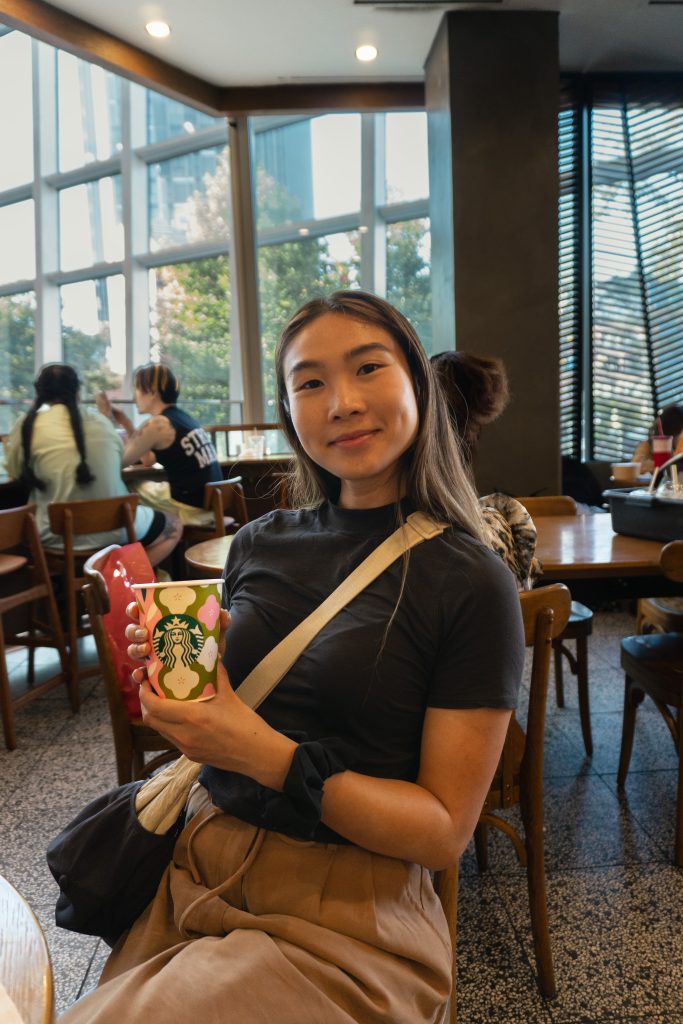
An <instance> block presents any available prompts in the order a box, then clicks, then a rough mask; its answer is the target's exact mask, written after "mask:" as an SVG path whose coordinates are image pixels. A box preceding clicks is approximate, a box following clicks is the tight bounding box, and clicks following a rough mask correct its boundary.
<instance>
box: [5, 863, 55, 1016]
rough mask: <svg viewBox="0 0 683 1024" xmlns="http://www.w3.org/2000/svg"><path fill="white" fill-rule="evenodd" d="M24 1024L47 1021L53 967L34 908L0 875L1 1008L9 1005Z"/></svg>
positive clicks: (51, 1006)
mask: <svg viewBox="0 0 683 1024" xmlns="http://www.w3.org/2000/svg"><path fill="white" fill-rule="evenodd" d="M7 996H9V998H10V999H11V1000H12V1003H14V1006H16V1008H17V1010H18V1011H19V1015H20V1018H21V1020H22V1022H23V1024H50V1022H51V1021H52V1019H53V1017H52V1014H53V989H52V966H51V964H50V954H49V952H48V948H47V943H46V942H45V937H44V935H43V930H42V928H41V927H40V924H39V923H38V921H37V919H36V917H35V916H34V914H33V911H32V910H31V908H30V907H29V905H28V904H27V903H26V901H25V900H24V899H23V898H22V897H21V896H20V895H19V893H18V892H17V891H16V889H14V888H13V886H11V885H10V883H9V882H8V881H6V879H4V878H2V877H0V1008H1V1007H2V1005H3V1002H4V1003H5V1006H6V1007H7V1006H8V1005H9V1010H8V1011H7V1016H6V1017H5V1016H3V1014H2V1013H1V1012H0V1019H2V1020H5V1019H7V1020H10V1019H11V1017H10V1011H11V1009H12V1007H11V1004H7V1003H6V1000H7Z"/></svg>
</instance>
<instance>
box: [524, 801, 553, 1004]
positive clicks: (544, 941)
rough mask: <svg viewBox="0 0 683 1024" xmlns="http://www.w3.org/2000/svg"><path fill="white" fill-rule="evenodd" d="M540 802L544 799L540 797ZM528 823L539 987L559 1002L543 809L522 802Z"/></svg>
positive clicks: (528, 873)
mask: <svg viewBox="0 0 683 1024" xmlns="http://www.w3.org/2000/svg"><path fill="white" fill-rule="evenodd" d="M539 799H540V797H539ZM520 810H521V812H522V820H523V822H524V835H525V845H526V854H527V868H526V880H527V888H528V890H529V911H530V916H531V934H532V937H533V940H534V953H535V956H536V970H537V972H538V988H539V991H540V993H541V995H542V996H543V998H544V999H555V997H556V996H557V985H556V983H555V968H554V966H553V953H552V948H551V945H550V929H549V927H548V903H547V896H546V887H545V864H544V849H543V807H542V805H541V806H540V807H535V806H532V805H531V803H530V802H529V801H527V800H524V799H522V800H521V801H520Z"/></svg>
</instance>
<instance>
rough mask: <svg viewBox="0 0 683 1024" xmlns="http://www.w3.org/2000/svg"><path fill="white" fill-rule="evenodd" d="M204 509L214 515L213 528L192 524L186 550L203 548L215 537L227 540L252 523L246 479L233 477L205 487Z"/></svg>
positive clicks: (186, 532) (187, 529)
mask: <svg viewBox="0 0 683 1024" xmlns="http://www.w3.org/2000/svg"><path fill="white" fill-rule="evenodd" d="M204 508H205V509H206V510H207V511H208V510H210V511H211V512H213V520H214V521H213V523H211V524H210V525H209V526H195V525H193V524H188V525H187V526H185V528H184V529H183V547H184V548H188V547H190V546H191V545H192V544H201V542H202V541H203V540H210V539H211V538H212V537H225V536H226V534H230V533H237V531H238V530H239V528H240V526H244V524H245V523H246V522H248V521H249V512H248V510H247V502H246V499H245V497H244V489H243V487H242V478H241V477H239V476H234V477H230V479H228V480H217V481H212V482H211V483H208V484H204Z"/></svg>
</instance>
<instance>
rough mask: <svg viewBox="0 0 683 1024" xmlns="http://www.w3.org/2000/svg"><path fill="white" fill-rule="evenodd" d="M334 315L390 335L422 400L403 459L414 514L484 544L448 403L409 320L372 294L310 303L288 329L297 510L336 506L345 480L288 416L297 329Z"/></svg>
mask: <svg viewBox="0 0 683 1024" xmlns="http://www.w3.org/2000/svg"><path fill="white" fill-rule="evenodd" d="M328 313H334V314H341V315H342V316H348V317H350V318H352V319H354V320H359V321H361V322H362V323H367V324H374V325H376V326H377V327H381V328H382V329H383V330H384V331H386V332H387V333H388V334H390V335H391V337H392V338H393V339H394V341H395V342H396V343H397V344H398V345H399V346H400V348H401V350H402V352H403V354H404V355H405V357H406V360H407V363H408V369H409V372H410V376H411V378H412V382H413V390H414V392H415V399H416V402H417V409H418V416H419V428H418V434H417V438H416V440H415V442H414V443H413V444H412V445H411V447H410V448H409V449H408V451H407V452H405V454H404V455H403V474H404V477H403V478H404V482H405V493H406V495H407V497H408V498H409V499H410V500H411V501H412V504H413V505H414V506H415V508H416V509H418V510H420V511H422V512H426V513H428V514H430V515H432V516H433V517H434V518H435V519H440V520H442V521H444V520H445V521H446V522H449V523H458V524H459V525H461V526H462V527H463V528H464V529H465V530H467V531H468V533H471V534H472V535H473V536H475V537H477V538H479V539H482V538H483V537H484V527H483V522H482V517H481V512H480V510H479V503H478V501H477V496H476V494H475V492H474V489H473V487H472V483H471V481H470V479H469V475H468V473H467V472H466V470H465V469H464V467H463V462H462V459H461V457H460V453H459V449H458V443H457V440H456V438H455V436H454V434H453V431H452V429H451V426H450V422H449V420H448V414H447V412H446V408H445V404H444V402H443V401H442V396H441V394H440V392H439V390H438V388H437V385H436V381H435V379H434V374H433V372H432V368H431V366H430V363H429V359H428V357H427V354H426V353H425V351H424V349H423V347H422V344H421V342H420V339H419V338H418V336H417V334H416V333H415V330H414V329H413V327H412V326H411V324H410V323H409V321H408V320H406V318H405V317H404V316H403V315H402V314H401V313H399V311H398V310H397V309H394V307H393V306H391V305H390V304H389V303H388V302H386V301H385V300H384V299H380V298H378V296H376V295H372V294H370V293H369V292H362V291H356V290H353V291H338V292H334V293H333V294H332V295H329V296H326V297H324V298H318V299H311V301H310V302H307V303H305V305H303V306H302V307H301V309H299V310H298V312H296V313H295V314H294V316H293V317H292V318H291V320H290V321H289V323H288V324H287V325H286V326H285V328H284V330H283V331H282V334H281V335H280V339H279V341H278V344H277V348H276V351H275V373H276V380H277V403H278V412H279V416H280V423H281V426H282V430H283V432H284V434H285V436H286V437H287V440H288V441H289V443H290V445H291V447H292V450H293V452H294V453H295V455H296V456H297V458H296V459H295V462H294V468H293V470H292V473H291V475H290V478H289V480H288V494H289V496H290V499H291V501H292V504H293V505H302V506H305V505H309V506H311V505H318V504H320V503H321V502H322V501H323V500H324V499H325V498H328V499H330V500H331V501H337V500H338V498H339V492H340V487H341V482H340V480H339V479H338V478H337V477H335V476H333V475H332V474H331V473H328V472H327V471H326V470H325V469H323V467H322V466H319V465H318V464H317V463H315V462H313V460H312V459H311V458H309V456H308V455H307V454H306V452H305V451H304V449H303V448H302V446H301V443H300V441H299V438H298V437H297V434H296V431H295V429H294V425H293V424H292V420H291V418H290V415H289V405H288V401H287V388H286V384H285V379H284V360H285V355H286V353H287V349H288V348H289V346H290V344H291V343H292V342H293V341H294V339H295V338H296V336H297V335H298V333H299V331H301V330H302V329H303V328H304V327H306V326H307V325H308V324H310V323H312V322H313V321H314V320H317V319H318V318H319V317H321V316H325V315H326V314H328Z"/></svg>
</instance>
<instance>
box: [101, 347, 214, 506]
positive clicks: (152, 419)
mask: <svg viewBox="0 0 683 1024" xmlns="http://www.w3.org/2000/svg"><path fill="white" fill-rule="evenodd" d="M133 382H134V385H135V404H136V405H137V408H138V412H141V413H149V419H147V420H145V422H144V423H143V424H142V426H140V427H139V428H138V429H137V430H136V429H135V427H134V426H133V424H132V423H131V421H130V419H129V418H128V417H127V416H126V414H125V413H124V412H123V410H122V409H119V408H117V407H115V406H113V405H112V404H111V402H110V401H109V399H108V398H107V396H106V395H105V394H104V392H101V393H100V394H99V395H98V396H97V405H98V408H99V410H100V412H101V413H103V415H105V416H107V417H110V418H112V419H113V420H114V421H115V422H116V423H118V424H119V426H121V427H123V429H124V430H125V431H126V432H127V434H128V440H127V442H126V445H125V447H124V451H123V465H124V466H130V465H132V464H133V463H135V462H142V463H143V464H144V465H146V466H153V465H154V463H155V462H160V463H161V465H162V466H163V467H164V469H165V470H166V474H167V476H168V483H166V482H162V483H157V482H154V481H152V482H150V481H146V482H144V483H143V484H141V485H140V486H139V488H138V491H139V493H140V496H141V497H142V498H143V500H144V501H145V502H146V503H147V504H148V505H151V506H152V507H154V508H158V509H161V510H162V511H169V512H171V513H172V514H174V515H176V516H178V518H179V519H180V520H181V521H182V522H183V523H195V524H199V525H201V524H203V523H205V522H213V514H212V513H211V512H206V511H204V484H205V483H210V482H211V481H213V480H222V479H223V474H222V472H221V467H220V464H219V462H218V458H217V456H216V451H215V449H214V447H213V445H212V444H211V439H210V437H209V435H208V434H207V433H206V431H205V430H204V429H203V427H202V426H201V425H200V424H199V423H198V422H197V420H195V419H193V417H192V416H190V415H189V414H188V413H186V412H185V411H184V410H183V409H179V408H178V406H177V405H176V402H177V401H178V397H179V395H180V385H179V384H178V381H177V379H176V377H175V374H174V373H173V371H172V370H171V369H170V367H168V366H165V365H164V364H163V363H147V364H146V365H145V366H139V367H138V368H137V370H136V371H135V373H134V376H133Z"/></svg>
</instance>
